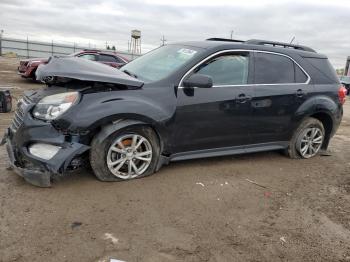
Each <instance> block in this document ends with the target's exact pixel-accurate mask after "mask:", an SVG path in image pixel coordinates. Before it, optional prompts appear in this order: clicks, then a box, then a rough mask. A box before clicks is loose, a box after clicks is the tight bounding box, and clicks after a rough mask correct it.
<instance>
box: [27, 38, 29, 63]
mask: <svg viewBox="0 0 350 262" xmlns="http://www.w3.org/2000/svg"><path fill="white" fill-rule="evenodd" d="M27 58H29V42H28V36H27Z"/></svg>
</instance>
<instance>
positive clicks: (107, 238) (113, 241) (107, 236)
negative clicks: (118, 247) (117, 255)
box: [103, 233, 119, 245]
mask: <svg viewBox="0 0 350 262" xmlns="http://www.w3.org/2000/svg"><path fill="white" fill-rule="evenodd" d="M103 239H104V240H111V241H112V243H113V244H114V245H115V244H118V242H119V239H118V238H116V237H115V236H113V234H111V233H105V234H104V237H103Z"/></svg>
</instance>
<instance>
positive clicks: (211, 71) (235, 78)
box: [195, 54, 249, 86]
mask: <svg viewBox="0 0 350 262" xmlns="http://www.w3.org/2000/svg"><path fill="white" fill-rule="evenodd" d="M248 63H249V57H248V55H244V54H226V55H221V56H217V57H215V58H213V59H211V60H209V61H207V62H205V63H204V64H202V65H200V66H199V67H198V68H197V69H196V70H195V73H197V74H203V75H207V76H210V77H211V78H212V79H213V85H214V86H220V85H244V84H247V82H248V70H249V68H248Z"/></svg>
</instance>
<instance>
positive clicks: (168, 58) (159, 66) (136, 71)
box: [121, 45, 202, 82]
mask: <svg viewBox="0 0 350 262" xmlns="http://www.w3.org/2000/svg"><path fill="white" fill-rule="evenodd" d="M201 50H202V49H200V48H196V47H192V46H183V45H167V46H163V47H160V48H157V49H155V50H153V51H151V52H149V53H147V54H145V55H143V56H141V57H139V58H137V59H135V60H133V61H131V62H130V63H128V64H126V65H125V66H123V67H122V68H121V70H122V71H123V72H125V73H127V74H129V75H131V76H133V77H136V78H138V79H140V80H143V81H146V82H152V81H157V80H161V79H163V78H165V77H167V76H169V75H170V74H171V73H173V72H175V71H176V70H177V69H178V68H180V67H181V66H182V65H184V64H185V63H186V62H188V61H190V60H191V59H193V58H194V57H196V56H197V55H198V54H199V53H200V52H201Z"/></svg>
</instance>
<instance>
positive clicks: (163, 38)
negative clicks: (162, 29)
mask: <svg viewBox="0 0 350 262" xmlns="http://www.w3.org/2000/svg"><path fill="white" fill-rule="evenodd" d="M160 41H162V46H163V45H165V43H166V41H167V40H166V39H165V37H164V35H163V36H162V38H161V39H160Z"/></svg>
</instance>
